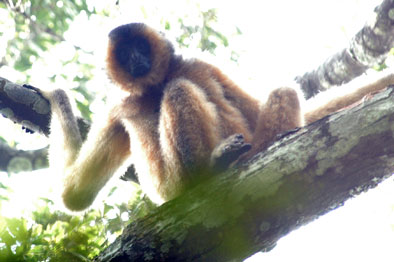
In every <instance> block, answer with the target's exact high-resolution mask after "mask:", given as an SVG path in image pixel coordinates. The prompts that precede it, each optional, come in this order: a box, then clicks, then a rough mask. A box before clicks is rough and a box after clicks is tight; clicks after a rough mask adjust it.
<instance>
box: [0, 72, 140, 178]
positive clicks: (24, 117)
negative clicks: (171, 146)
mask: <svg viewBox="0 0 394 262" xmlns="http://www.w3.org/2000/svg"><path fill="white" fill-rule="evenodd" d="M50 110H51V108H50V106H49V101H48V100H46V99H45V98H44V97H42V96H41V95H40V94H39V93H37V91H35V89H33V88H28V87H24V86H21V85H18V84H15V83H13V82H11V81H9V80H7V79H5V78H2V77H0V114H2V115H3V116H4V117H6V118H9V119H10V120H12V121H14V123H17V124H20V125H21V126H23V128H25V129H26V130H27V131H28V132H39V133H41V134H43V135H46V136H48V135H49V120H50V117H51V111H50ZM78 126H79V129H80V131H81V135H82V138H83V139H84V140H85V139H86V136H87V133H88V131H89V128H90V123H88V122H87V121H85V120H84V119H83V118H78ZM15 152H18V153H17V154H16V153H15ZM0 153H2V154H3V156H2V157H1V158H0V171H9V170H10V169H9V168H10V166H9V165H10V160H11V159H14V157H16V155H18V157H19V156H22V155H23V157H24V159H23V160H25V161H32V162H31V163H30V165H29V164H24V165H20V167H19V169H18V171H29V170H35V169H39V168H44V167H48V162H47V161H44V162H41V161H40V163H39V164H35V161H36V160H37V159H41V157H43V154H45V153H47V149H40V150H35V151H27V152H25V153H23V152H22V151H17V150H15V149H12V148H9V147H8V146H7V145H4V144H3V145H0ZM17 159H18V160H20V158H17ZM12 163H14V162H11V164H12ZM18 163H19V162H18ZM24 167H26V170H22V169H23V168H24ZM31 168H32V169H31ZM14 169H15V167H14V168H12V170H14ZM122 179H124V180H130V181H134V182H137V183H138V179H137V176H136V173H135V169H134V167H133V166H130V167H129V168H128V169H127V172H126V173H125V174H124V175H123V176H122Z"/></svg>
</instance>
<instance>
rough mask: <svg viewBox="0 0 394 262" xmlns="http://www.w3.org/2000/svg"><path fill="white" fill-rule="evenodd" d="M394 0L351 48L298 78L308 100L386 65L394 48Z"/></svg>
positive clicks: (387, 2) (378, 12) (380, 8)
mask: <svg viewBox="0 0 394 262" xmlns="http://www.w3.org/2000/svg"><path fill="white" fill-rule="evenodd" d="M393 10H394V0H385V1H383V3H382V4H381V5H380V6H378V7H377V8H376V9H375V12H376V19H375V21H374V23H373V24H371V25H366V26H364V28H363V29H361V30H360V31H359V32H358V33H357V34H356V36H355V37H354V38H353V39H352V40H351V42H350V45H349V47H348V48H345V49H343V50H342V51H340V52H338V53H336V54H335V55H333V56H332V57H330V58H329V59H328V60H327V61H326V62H324V63H323V64H322V65H321V66H319V67H318V68H317V69H316V70H313V71H311V72H308V73H305V74H304V75H303V76H297V77H296V81H297V82H298V83H299V84H300V85H301V89H302V91H303V92H304V95H305V98H306V99H309V98H311V97H313V96H315V95H316V94H318V93H320V92H322V91H324V90H327V89H329V88H330V87H332V86H339V85H342V84H345V83H348V82H349V81H350V80H352V79H354V78H356V77H358V76H360V75H361V74H362V73H364V72H365V71H366V70H367V69H368V68H371V67H373V66H375V65H377V64H380V63H382V62H384V60H385V59H386V57H387V55H388V54H389V51H390V50H391V48H393V46H394V16H393V15H392V13H393Z"/></svg>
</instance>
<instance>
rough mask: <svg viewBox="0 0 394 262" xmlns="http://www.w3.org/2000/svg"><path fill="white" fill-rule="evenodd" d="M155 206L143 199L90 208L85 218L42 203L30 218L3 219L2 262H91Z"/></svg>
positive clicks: (0, 237)
mask: <svg viewBox="0 0 394 262" xmlns="http://www.w3.org/2000/svg"><path fill="white" fill-rule="evenodd" d="M153 207H154V205H153V204H152V203H151V202H150V201H149V200H146V199H143V198H142V197H141V192H140V193H139V194H138V195H137V197H136V199H133V201H130V204H125V203H123V204H120V205H115V206H110V205H107V204H104V207H103V209H102V210H101V211H99V210H94V209H91V210H89V211H87V212H86V213H84V214H82V215H73V216H71V215H69V214H66V213H63V212H60V211H53V202H52V201H51V200H48V199H42V204H41V205H40V206H39V207H37V210H36V211H34V212H33V213H32V214H31V217H29V218H5V217H0V261H2V262H17V261H29V262H30V261H31V262H36V261H37V262H38V261H59V262H63V261H69V262H74V261H75V262H80V261H90V259H92V258H93V257H95V256H96V255H98V253H99V252H100V250H102V249H103V248H105V247H106V246H107V245H108V244H109V241H108V239H114V237H116V236H118V235H119V234H120V233H121V232H122V229H123V228H124V227H125V225H127V224H128V223H130V221H132V220H134V219H136V218H137V217H142V216H145V215H147V214H148V213H149V212H150V211H151V210H152V209H153Z"/></svg>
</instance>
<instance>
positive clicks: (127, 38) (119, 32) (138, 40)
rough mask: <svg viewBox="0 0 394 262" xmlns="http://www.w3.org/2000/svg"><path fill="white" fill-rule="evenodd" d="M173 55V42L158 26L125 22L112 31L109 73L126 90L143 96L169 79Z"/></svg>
mask: <svg viewBox="0 0 394 262" xmlns="http://www.w3.org/2000/svg"><path fill="white" fill-rule="evenodd" d="M173 55H174V48H173V46H172V44H171V43H170V42H169V41H168V40H167V39H165V38H164V36H163V35H162V34H160V33H159V32H157V31H155V30H154V29H152V28H150V27H148V26H146V25H145V24H142V23H132V24H126V25H122V26H119V27H117V28H115V29H113V30H112V31H111V32H110V33H109V44H108V53H107V70H108V75H109V77H110V78H111V79H112V81H114V82H115V83H116V84H118V85H119V86H120V87H121V88H122V89H123V90H125V91H128V92H130V93H132V94H135V95H141V94H142V93H143V92H144V89H146V87H147V86H155V85H158V84H160V83H161V82H162V81H163V80H164V79H165V77H166V75H167V73H168V69H169V66H170V61H171V58H172V56H173Z"/></svg>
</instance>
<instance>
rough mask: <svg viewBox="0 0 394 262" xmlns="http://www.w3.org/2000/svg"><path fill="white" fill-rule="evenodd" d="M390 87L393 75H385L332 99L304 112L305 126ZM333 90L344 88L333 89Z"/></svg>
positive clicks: (392, 83)
mask: <svg viewBox="0 0 394 262" xmlns="http://www.w3.org/2000/svg"><path fill="white" fill-rule="evenodd" d="M390 85H394V73H391V74H389V75H386V76H385V77H383V78H381V79H379V80H376V81H375V82H373V83H369V84H367V85H365V86H363V87H361V88H358V89H357V90H356V91H354V92H352V93H350V94H346V95H343V96H340V97H337V98H334V99H332V100H330V101H329V102H327V103H326V104H324V105H322V106H320V107H318V108H316V109H313V110H312V111H310V112H306V113H305V115H304V118H305V124H310V123H312V122H315V121H316V120H319V119H321V118H323V117H324V116H327V115H329V114H332V113H335V112H337V111H339V110H341V109H343V108H345V107H348V106H351V105H352V104H354V103H356V102H358V101H360V100H361V99H362V98H363V97H365V96H367V95H369V94H373V93H374V92H377V91H379V90H382V89H384V88H386V87H388V86H390ZM334 88H345V87H342V86H340V87H334Z"/></svg>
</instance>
